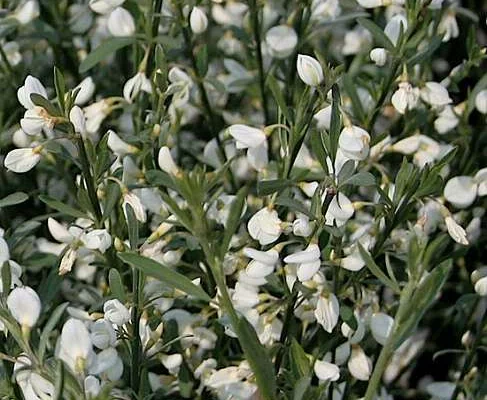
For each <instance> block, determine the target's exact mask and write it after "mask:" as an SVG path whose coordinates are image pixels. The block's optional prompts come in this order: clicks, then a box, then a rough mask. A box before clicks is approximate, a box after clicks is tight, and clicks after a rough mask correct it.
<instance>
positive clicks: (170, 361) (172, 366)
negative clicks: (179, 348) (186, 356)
mask: <svg viewBox="0 0 487 400" xmlns="http://www.w3.org/2000/svg"><path fill="white" fill-rule="evenodd" d="M161 362H162V365H164V367H165V368H166V369H167V370H168V371H169V373H170V374H172V375H177V373H178V372H179V367H180V366H181V364H182V362H183V356H182V355H181V354H179V353H176V354H164V355H162V356H161Z"/></svg>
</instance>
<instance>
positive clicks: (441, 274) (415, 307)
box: [395, 259, 452, 348]
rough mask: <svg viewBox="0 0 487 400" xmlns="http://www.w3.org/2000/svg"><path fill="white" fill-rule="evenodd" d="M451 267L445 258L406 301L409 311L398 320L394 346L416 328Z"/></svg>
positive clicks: (441, 286)
mask: <svg viewBox="0 0 487 400" xmlns="http://www.w3.org/2000/svg"><path fill="white" fill-rule="evenodd" d="M451 267H452V261H451V260H450V259H449V260H445V261H444V262H442V263H441V264H440V265H438V266H437V267H436V268H435V269H434V270H433V271H432V272H431V273H430V274H429V275H428V276H426V277H425V278H424V279H422V281H421V283H420V284H419V287H418V288H417V289H416V290H415V291H414V294H413V296H412V297H411V298H410V299H409V301H408V303H409V312H406V313H404V315H405V318H406V319H405V320H402V321H398V334H397V336H396V337H397V338H398V340H397V342H396V344H395V345H396V348H397V347H398V346H399V345H400V344H401V343H402V342H403V341H404V340H405V339H406V338H408V337H409V336H410V333H411V332H412V331H414V330H415V329H416V327H417V325H418V323H419V321H420V320H421V318H422V317H423V315H424V313H425V312H426V310H427V309H428V308H429V307H430V306H431V305H432V304H433V302H434V301H435V299H436V296H437V295H438V293H439V292H440V291H441V289H442V288H443V285H444V284H445V282H446V280H447V278H448V275H449V274H450V270H451Z"/></svg>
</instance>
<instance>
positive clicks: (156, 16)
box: [147, 0, 162, 76]
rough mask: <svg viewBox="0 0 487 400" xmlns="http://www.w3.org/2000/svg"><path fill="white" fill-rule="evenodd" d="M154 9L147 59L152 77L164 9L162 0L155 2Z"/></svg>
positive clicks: (148, 70) (148, 71) (148, 69)
mask: <svg viewBox="0 0 487 400" xmlns="http://www.w3.org/2000/svg"><path fill="white" fill-rule="evenodd" d="M152 4H153V7H152V25H151V29H150V35H151V44H150V48H149V56H148V58H147V74H148V76H150V74H151V72H152V67H153V62H152V60H153V58H154V49H155V47H156V43H155V41H154V40H152V39H154V38H155V37H157V34H158V31H159V23H160V22H161V7H162V0H154V1H153V3H152Z"/></svg>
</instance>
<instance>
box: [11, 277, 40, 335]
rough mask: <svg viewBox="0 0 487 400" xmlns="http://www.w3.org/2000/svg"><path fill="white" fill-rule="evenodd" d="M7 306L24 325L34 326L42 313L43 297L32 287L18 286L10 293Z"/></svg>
mask: <svg viewBox="0 0 487 400" xmlns="http://www.w3.org/2000/svg"><path fill="white" fill-rule="evenodd" d="M7 307H8V310H9V311H10V314H12V316H13V317H14V318H15V320H16V321H17V322H18V323H19V324H20V325H21V326H22V327H27V328H32V327H33V326H34V325H35V324H36V322H37V320H38V319H39V315H40V313H41V299H40V298H39V296H38V294H37V293H36V292H35V291H34V290H33V289H32V288H30V287H28V286H24V287H18V288H15V289H14V290H12V291H11V292H10V294H9V295H8V297H7Z"/></svg>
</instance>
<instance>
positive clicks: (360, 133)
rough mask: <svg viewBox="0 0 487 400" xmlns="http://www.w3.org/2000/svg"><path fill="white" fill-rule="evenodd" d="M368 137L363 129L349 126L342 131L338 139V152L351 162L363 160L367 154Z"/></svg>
mask: <svg viewBox="0 0 487 400" xmlns="http://www.w3.org/2000/svg"><path fill="white" fill-rule="evenodd" d="M369 143H370V135H369V134H368V133H367V131H365V130H364V129H362V128H360V127H358V126H355V125H351V126H346V127H345V128H343V129H342V132H341V133H340V137H339V139H338V145H339V146H340V150H341V151H342V153H343V154H344V155H345V157H348V158H349V159H351V160H357V161H360V160H364V159H365V158H366V157H367V155H368V154H369Z"/></svg>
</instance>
